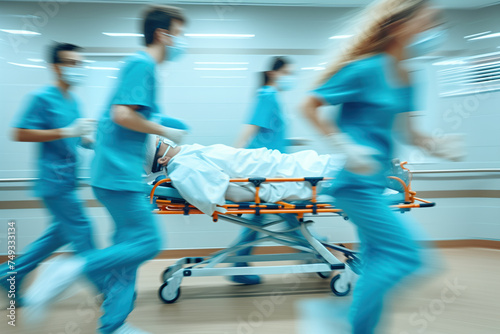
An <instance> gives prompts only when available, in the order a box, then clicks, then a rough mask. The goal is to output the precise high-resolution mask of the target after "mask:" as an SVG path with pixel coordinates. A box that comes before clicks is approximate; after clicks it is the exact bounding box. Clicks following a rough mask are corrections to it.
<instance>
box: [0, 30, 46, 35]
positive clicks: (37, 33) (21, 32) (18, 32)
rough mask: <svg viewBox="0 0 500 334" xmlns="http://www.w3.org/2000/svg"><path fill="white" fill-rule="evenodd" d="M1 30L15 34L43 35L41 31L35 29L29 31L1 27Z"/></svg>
mask: <svg viewBox="0 0 500 334" xmlns="http://www.w3.org/2000/svg"><path fill="white" fill-rule="evenodd" d="M0 31H3V32H6V33H9V34H14V35H33V36H36V35H41V34H40V33H39V32H35V31H29V30H10V29H0Z"/></svg>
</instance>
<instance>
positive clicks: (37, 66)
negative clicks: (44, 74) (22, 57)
mask: <svg viewBox="0 0 500 334" xmlns="http://www.w3.org/2000/svg"><path fill="white" fill-rule="evenodd" d="M7 64H11V65H15V66H21V67H31V68H46V67H45V66H40V65H31V64H19V63H11V62H7Z"/></svg>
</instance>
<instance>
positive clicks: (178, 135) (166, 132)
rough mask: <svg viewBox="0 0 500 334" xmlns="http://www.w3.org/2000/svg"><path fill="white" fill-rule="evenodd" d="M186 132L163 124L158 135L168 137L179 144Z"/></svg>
mask: <svg viewBox="0 0 500 334" xmlns="http://www.w3.org/2000/svg"><path fill="white" fill-rule="evenodd" d="M187 133H188V132H187V131H186V130H179V129H174V128H168V127H166V126H164V127H162V130H161V133H159V135H160V136H162V137H165V138H167V139H170V140H171V141H173V142H174V143H176V144H180V143H181V142H182V138H183V137H184V136H185V135H187Z"/></svg>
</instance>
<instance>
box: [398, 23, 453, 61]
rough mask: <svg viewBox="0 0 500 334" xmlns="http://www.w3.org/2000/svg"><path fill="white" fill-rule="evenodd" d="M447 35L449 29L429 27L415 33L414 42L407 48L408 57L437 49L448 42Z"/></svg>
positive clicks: (420, 55)
mask: <svg viewBox="0 0 500 334" xmlns="http://www.w3.org/2000/svg"><path fill="white" fill-rule="evenodd" d="M447 37H448V32H447V30H445V29H442V28H433V29H429V30H426V31H424V32H421V33H419V34H417V35H415V37H414V38H413V41H412V43H410V45H408V46H407V48H406V50H407V54H408V57H409V58H416V57H422V56H425V55H427V54H429V53H432V52H434V51H436V50H437V49H439V47H441V45H443V44H444V42H446V38H447Z"/></svg>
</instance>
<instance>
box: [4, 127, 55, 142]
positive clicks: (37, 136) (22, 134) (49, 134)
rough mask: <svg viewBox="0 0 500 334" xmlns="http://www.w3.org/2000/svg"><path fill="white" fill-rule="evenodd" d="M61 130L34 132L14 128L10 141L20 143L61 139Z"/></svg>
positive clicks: (32, 130)
mask: <svg viewBox="0 0 500 334" xmlns="http://www.w3.org/2000/svg"><path fill="white" fill-rule="evenodd" d="M62 138H63V136H62V133H61V129H50V130H34V129H20V128H14V129H13V130H12V140H14V141H20V142H39V143H43V142H47V141H53V140H58V139H62Z"/></svg>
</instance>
